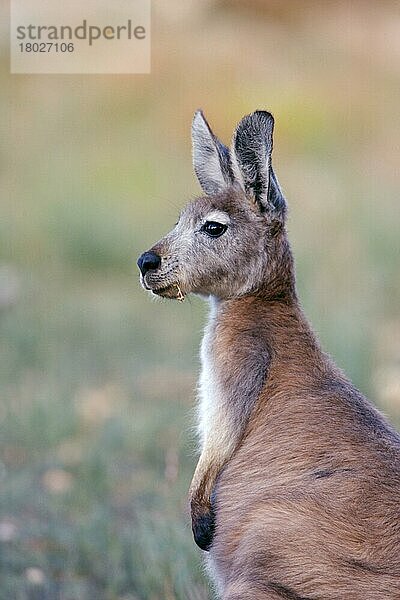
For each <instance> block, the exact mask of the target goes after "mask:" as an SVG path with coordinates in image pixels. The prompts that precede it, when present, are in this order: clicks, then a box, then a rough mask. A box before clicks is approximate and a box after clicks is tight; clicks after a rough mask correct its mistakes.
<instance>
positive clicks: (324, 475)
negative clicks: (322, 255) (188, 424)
mask: <svg viewBox="0 0 400 600" xmlns="http://www.w3.org/2000/svg"><path fill="white" fill-rule="evenodd" d="M273 129H274V119H273V117H272V115H271V114H270V113H268V112H265V111H256V112H254V113H252V114H250V115H247V116H245V117H244V118H243V119H242V120H241V121H240V123H239V124H238V126H237V128H236V130H235V132H234V135H233V139H232V144H231V147H230V148H227V147H226V146H225V145H224V144H223V143H222V142H220V141H219V140H218V138H217V137H216V136H215V135H214V133H213V132H212V130H211V128H210V126H209V124H208V123H207V121H206V119H205V117H204V115H203V113H202V112H201V111H197V112H196V114H195V116H194V119H193V124H192V141H193V163H194V169H195V173H196V175H197V178H198V180H199V183H200V185H201V188H202V191H203V195H202V196H200V197H198V198H196V199H194V200H193V201H192V202H190V203H189V204H188V205H187V206H186V207H185V208H184V210H183V211H182V213H181V215H180V217H179V221H178V222H177V224H176V225H175V227H174V228H173V229H172V231H170V232H169V233H168V234H167V235H166V236H165V237H163V238H162V239H161V240H160V241H158V242H157V243H156V244H155V245H154V246H153V247H152V248H151V249H150V250H149V251H147V252H145V253H144V254H142V256H141V257H140V258H139V260H138V265H139V268H140V271H141V278H142V284H143V286H144V287H145V288H146V289H149V290H151V291H152V293H154V294H156V295H159V296H162V297H166V298H173V299H176V300H181V301H182V300H183V299H184V297H185V295H186V294H188V293H189V292H193V293H195V294H198V295H200V296H202V297H204V298H206V299H208V301H209V305H210V312H209V318H208V321H207V324H206V327H205V331H204V337H203V340H202V344H201V351H200V358H201V373H200V378H199V386H198V390H199V391H198V396H199V408H198V419H197V421H198V436H199V447H200V456H199V460H198V463H197V467H196V470H195V473H194V475H193V479H192V483H191V486H190V491H189V502H190V511H191V517H192V530H193V536H194V539H195V542H196V543H197V545H198V546H199V547H200V548H201V549H202V550H203V551H207V555H206V556H207V560H208V566H209V568H210V573H211V576H212V578H213V579H214V583H215V587H216V588H217V590H218V593H219V595H220V597H221V598H222V599H223V600H247V599H252V600H261V599H265V600H279V599H282V598H286V599H289V598H291V599H293V600H313V599H314V600H315V599H317V598H318V599H320V600H337V599H339V598H340V599H342V598H343V599H345V598H346V599H347V598H348V599H351V600H365V599H366V598H370V599H371V600H372V599H377V598H379V599H380V600H398V599H399V598H400V508H399V506H400V505H399V497H400V435H399V434H398V433H397V432H396V431H395V430H394V429H393V428H392V427H391V425H390V424H389V423H388V422H387V421H386V420H385V418H384V417H383V416H382V415H381V414H380V413H379V412H378V410H377V409H376V408H375V407H374V406H373V405H372V404H371V403H370V402H369V401H368V400H367V399H366V398H365V397H364V396H363V395H362V394H361V393H360V392H359V391H358V390H357V389H356V388H355V387H354V386H353V385H352V384H351V382H350V381H349V380H348V379H347V378H346V377H345V375H344V374H343V373H342V372H341V371H340V370H339V369H338V368H337V367H336V366H335V364H334V363H333V361H332V360H331V359H330V358H329V357H328V356H327V355H326V354H325V353H324V352H323V351H322V350H321V348H320V345H319V343H318V340H317V339H316V337H315V335H314V333H313V331H312V329H311V327H310V325H309V323H308V321H307V319H306V317H305V316H304V313H303V311H302V309H301V306H300V303H299V300H298V297H297V291H296V284H295V272H294V265H293V258H292V253H291V249H290V244H289V241H288V237H287V233H286V213H287V205H286V200H285V198H284V195H283V193H282V190H281V188H280V185H279V183H278V180H277V178H276V175H275V173H274V170H273V168H272V142H273V139H272V138H273ZM178 281H179V282H184V284H183V283H178Z"/></svg>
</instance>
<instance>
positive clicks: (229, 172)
mask: <svg viewBox="0 0 400 600" xmlns="http://www.w3.org/2000/svg"><path fill="white" fill-rule="evenodd" d="M273 128H274V119H273V117H272V115H271V114H270V113H268V112H265V111H256V112H254V113H252V114H250V115H248V116H246V117H244V118H243V119H242V120H241V121H240V123H239V125H238V126H237V128H236V131H235V133H234V135H233V140H232V146H231V149H230V150H229V149H228V148H227V147H226V146H224V144H222V143H221V142H220V141H219V140H218V138H217V137H216V136H215V135H214V133H213V132H212V131H211V128H210V126H209V125H208V123H207V121H206V119H205V117H204V115H203V113H202V112H201V111H197V112H196V114H195V116H194V119H193V125H192V140H193V163H194V170H195V172H196V175H197V178H198V180H199V182H200V185H201V187H202V190H203V192H204V195H203V196H200V197H199V198H196V199H195V200H193V201H191V202H189V204H187V206H186V207H185V208H184V209H183V211H182V212H181V214H180V216H179V220H178V222H177V223H176V225H175V227H174V228H173V229H172V231H170V232H169V233H168V234H167V235H166V236H165V237H163V238H162V239H161V240H160V241H159V242H157V243H156V244H155V245H154V246H153V247H152V248H151V249H150V250H149V251H148V252H145V253H144V254H142V255H141V256H140V258H139V260H138V266H139V268H140V271H141V282H142V285H143V287H144V288H145V289H147V290H150V291H151V292H153V293H154V294H156V295H159V296H163V297H166V298H176V299H183V297H184V296H185V295H187V294H189V293H190V292H193V293H196V294H201V295H205V296H210V295H212V296H216V297H217V298H221V299H229V298H235V297H239V296H243V295H246V294H266V295H268V296H269V297H273V296H282V295H284V294H286V293H288V292H291V291H292V288H293V268H292V259H291V253H290V249H289V245H288V242H287V237H286V231H285V217H286V202H285V199H284V197H283V194H282V191H281V189H280V187H279V184H278V181H277V179H276V177H275V174H274V172H273V170H272V166H271V153H272V134H273Z"/></svg>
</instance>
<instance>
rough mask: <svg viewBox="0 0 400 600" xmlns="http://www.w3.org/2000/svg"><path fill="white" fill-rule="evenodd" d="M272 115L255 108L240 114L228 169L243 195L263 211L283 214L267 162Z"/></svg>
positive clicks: (279, 191)
mask: <svg viewBox="0 0 400 600" xmlns="http://www.w3.org/2000/svg"><path fill="white" fill-rule="evenodd" d="M273 131H274V118H273V116H272V115H271V114H270V113H268V112H266V111H264V110H257V111H255V112H254V113H252V114H251V115H247V116H246V117H244V118H243V119H242V120H241V121H240V123H239V125H238V126H237V128H236V131H235V133H234V135H233V140H232V152H231V154H232V169H233V173H234V176H235V179H236V180H237V181H239V183H240V185H241V186H242V188H243V189H244V191H245V192H246V195H247V196H248V197H249V198H251V199H253V200H254V201H255V202H257V204H258V205H259V207H260V209H261V210H262V211H263V212H266V211H270V212H271V211H272V212H274V213H275V214H276V215H281V216H283V215H284V213H285V208H286V202H285V198H284V196H283V194H282V191H281V188H280V186H279V183H278V180H277V179H276V177H275V173H274V172H273V170H272V166H271V154H272V134H273Z"/></svg>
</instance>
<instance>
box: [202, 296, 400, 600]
mask: <svg viewBox="0 0 400 600" xmlns="http://www.w3.org/2000/svg"><path fill="white" fill-rule="evenodd" d="M233 312H234V315H235V316H234V319H235V325H236V326H237V327H238V328H239V329H240V331H241V344H242V345H243V346H245V345H246V337H245V334H244V332H245V331H246V330H247V329H248V327H249V326H251V324H252V323H254V322H257V323H258V327H259V331H260V332H263V335H264V336H265V340H266V344H267V345H268V347H269V349H270V356H271V360H270V363H269V367H268V376H267V379H266V383H265V386H264V389H263V391H262V393H261V394H260V397H259V399H258V402H257V406H256V407H255V410H254V412H253V414H252V415H251V417H250V420H249V423H248V426H247V429H246V432H245V435H244V437H243V439H242V441H241V443H240V446H239V447H238V449H237V450H236V452H235V454H234V456H233V457H232V458H231V460H230V461H229V462H228V463H227V465H226V466H225V468H224V470H223V471H222V473H221V475H220V477H219V479H218V483H217V487H216V494H215V497H216V503H215V507H214V508H215V512H216V530H215V534H214V541H213V544H212V546H211V550H210V556H211V559H212V561H213V563H214V576H215V577H216V579H217V581H218V584H219V588H220V589H221V591H223V598H229V599H230V600H232V599H233V598H271V599H272V598H288V599H290V598H293V599H296V600H297V599H300V598H310V599H311V598H313V599H316V598H324V599H326V600H328V599H329V600H330V599H337V598H346V599H347V598H349V599H350V598H351V599H354V600H356V599H357V600H361V599H365V598H371V599H372V598H374V599H375V598H382V599H389V598H390V599H392V600H393V599H395V598H400V556H399V553H400V503H399V498H400V444H399V438H398V436H397V434H396V433H395V432H394V431H393V430H392V429H391V427H390V426H389V425H388V424H387V423H386V421H385V420H384V419H383V417H382V416H381V415H380V414H379V413H378V412H377V411H376V410H375V409H374V408H373V407H372V406H371V405H370V404H369V403H368V402H367V400H365V398H363V396H362V395H361V394H360V393H359V392H358V391H357V390H355V389H354V387H353V386H352V385H351V383H350V382H349V381H348V380H347V379H346V378H345V377H344V376H343V375H342V374H341V373H340V372H339V371H338V370H337V368H336V367H335V366H334V365H333V364H332V363H331V361H330V360H329V358H328V357H327V356H326V355H324V354H323V353H322V352H321V350H320V349H319V346H318V344H317V342H316V340H315V338H314V336H313V334H312V333H311V331H310V329H309V327H308V325H307V322H306V320H305V318H304V316H303V314H302V312H301V310H300V308H299V306H298V303H297V301H296V300H289V301H274V300H265V299H264V298H262V297H253V298H245V299H241V300H236V301H233V302H232V303H231V305H230V306H229V309H227V310H226V312H225V315H224V320H223V322H222V323H221V324H220V327H221V330H220V343H223V342H221V338H222V339H224V338H225V340H226V342H225V344H226V345H225V350H224V353H223V361H224V367H225V369H226V367H227V365H229V364H230V362H231V361H230V358H229V356H230V348H231V343H230V340H229V337H230V335H231V333H230V330H231V327H230V325H229V323H230V322H231V320H232V318H233ZM224 329H225V330H226V331H228V332H229V333H228V334H226V333H225V331H224ZM225 336H227V337H225ZM243 336H244V337H243ZM249 343H250V344H251V340H249ZM228 376H229V375H228V374H227V377H228ZM240 586H242V588H243V589H244V590H246V593H242V592H239V591H237V590H239V587H240ZM235 590H236V591H235Z"/></svg>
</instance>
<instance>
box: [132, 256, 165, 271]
mask: <svg viewBox="0 0 400 600" xmlns="http://www.w3.org/2000/svg"><path fill="white" fill-rule="evenodd" d="M137 265H138V267H139V269H140V272H141V273H142V275H146V273H147V271H155V270H156V269H158V267H159V266H160V265H161V258H160V257H159V256H158V254H156V253H155V252H144V253H143V254H142V256H139V259H138V261H137Z"/></svg>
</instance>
